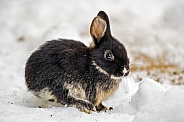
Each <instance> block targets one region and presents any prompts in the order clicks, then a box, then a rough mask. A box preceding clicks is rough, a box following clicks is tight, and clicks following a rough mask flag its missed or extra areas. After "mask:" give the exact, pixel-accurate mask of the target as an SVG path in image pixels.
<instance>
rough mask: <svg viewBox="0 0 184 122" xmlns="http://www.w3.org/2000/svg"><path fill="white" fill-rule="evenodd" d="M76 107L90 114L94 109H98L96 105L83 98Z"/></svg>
mask: <svg viewBox="0 0 184 122" xmlns="http://www.w3.org/2000/svg"><path fill="white" fill-rule="evenodd" d="M76 107H77V108H78V109H79V110H80V111H83V112H85V113H88V114H90V113H91V112H92V111H96V108H95V106H94V105H93V104H92V103H90V102H88V101H82V100H81V101H80V102H79V103H77V104H76Z"/></svg>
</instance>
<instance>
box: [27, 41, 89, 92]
mask: <svg viewBox="0 0 184 122" xmlns="http://www.w3.org/2000/svg"><path fill="white" fill-rule="evenodd" d="M88 55H89V54H88V48H87V47H86V46H85V45H84V44H83V43H81V42H78V41H73V40H65V39H60V40H53V41H48V42H47V43H46V44H44V45H42V46H41V47H40V48H39V49H38V50H37V51H35V52H34V53H33V54H32V55H31V56H30V58H29V59H28V61H27V63H26V68H25V77H26V84H27V86H28V88H29V89H30V90H33V91H40V90H42V89H44V88H46V87H48V86H49V87H52V84H53V87H54V85H55V84H56V81H57V83H59V84H60V85H63V84H64V82H66V81H67V78H69V77H71V76H72V78H74V77H78V76H75V75H76V74H78V75H80V74H83V73H84V72H85V71H86V69H87V64H88ZM69 75H71V76H69ZM58 79H59V80H58ZM63 80H65V81H63Z"/></svg>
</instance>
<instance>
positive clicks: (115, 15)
mask: <svg viewBox="0 0 184 122" xmlns="http://www.w3.org/2000/svg"><path fill="white" fill-rule="evenodd" d="M183 8H184V2H183V1H182V0H164V1H160V0H139V1H136V0H128V1H127V0H116V1H113V0H109V1H106V0H100V1H98V0H93V1H90V0H86V1H76V0H67V1H60V0H55V1H50V0H39V1H38V0H26V1H25V0H9V1H8V0H1V1H0V39H1V40H0V122H12V121H18V122H32V121H34V122H59V121H67V122H70V121H80V122H84V121H85V122H86V121H89V122H93V121H98V122H103V121H112V122H113V121H114V122H118V121H124V122H155V121H157V122H173V121H176V122H183V121H184V116H183V115H184V102H183V101H184V96H183V94H184V87H183V85H182V84H183V83H184V76H183V73H184V70H183V67H184V65H183V60H184V41H183V39H184V35H183V32H184V24H183V21H184V15H183V10H184V9H183ZM99 10H105V11H106V12H107V13H108V15H109V17H110V23H111V29H112V33H113V35H114V36H115V37H116V38H118V39H119V40H120V41H121V42H122V43H123V44H125V47H126V48H127V51H128V53H129V55H130V62H131V65H141V66H142V65H145V63H146V62H143V61H142V62H141V61H140V60H133V57H134V56H136V55H139V54H141V53H144V54H147V55H149V56H150V57H153V59H155V57H157V56H162V55H164V56H166V60H165V62H166V63H167V64H170V63H172V64H176V65H177V66H178V68H177V73H174V74H173V73H171V71H170V70H168V71H167V72H168V73H161V72H157V70H153V71H152V72H153V75H151V76H149V75H148V73H146V71H137V72H132V73H131V74H130V75H129V77H127V78H124V79H123V80H122V82H121V84H120V87H119V89H118V91H117V92H116V93H115V94H114V95H113V96H112V97H111V98H109V99H108V100H107V101H104V104H105V105H107V106H112V107H113V108H114V109H113V110H112V111H107V112H100V113H96V112H93V113H92V114H86V113H83V112H80V111H79V110H78V109H76V108H73V107H65V106H61V105H59V104H53V103H49V102H47V101H44V100H40V99H38V98H36V97H35V96H33V95H32V93H30V92H28V91H27V88H26V85H25V83H24V67H25V63H26V60H27V58H28V57H29V56H30V54H31V53H32V52H33V51H34V50H35V49H37V48H38V46H39V45H41V44H43V43H44V42H45V41H47V40H50V39H57V38H61V37H62V38H71V39H76V40H81V41H83V42H84V43H85V44H86V45H89V43H90V41H91V38H90V35H89V26H90V22H91V21H92V19H93V17H94V16H95V15H96V14H97V13H98V11H99ZM156 61H157V60H156ZM181 69H182V70H181ZM152 72H151V73H152ZM137 76H138V77H141V78H143V79H142V80H140V79H138V77H137ZM157 79H159V82H160V83H158V82H157V81H158V80H157ZM172 80H174V81H175V82H181V84H180V85H177V86H176V85H173V84H172Z"/></svg>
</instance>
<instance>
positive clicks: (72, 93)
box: [25, 12, 129, 113]
mask: <svg viewBox="0 0 184 122" xmlns="http://www.w3.org/2000/svg"><path fill="white" fill-rule="evenodd" d="M104 14H105V13H103V12H101V15H104ZM105 15H106V14H105ZM105 15H104V16H105ZM99 16H100V15H99ZM101 18H102V19H101V20H97V23H96V22H95V21H96V20H95V19H94V21H93V23H92V26H91V35H92V37H93V40H94V44H93V46H91V47H86V46H85V45H84V44H83V43H81V42H78V41H74V40H67V39H58V40H53V41H48V42H47V43H46V44H44V45H42V46H41V47H40V48H39V49H38V50H37V51H35V52H34V53H33V54H32V55H31V56H30V58H29V59H28V61H27V63H26V68H25V77H26V84H27V87H28V89H29V90H30V91H32V92H33V93H34V94H35V95H36V96H38V97H43V98H45V97H46V96H47V95H49V97H47V99H48V100H49V101H56V102H58V103H62V104H67V105H68V106H75V107H77V108H79V109H80V110H81V111H84V112H87V113H90V112H91V111H96V110H97V111H101V110H107V109H108V108H107V107H105V106H103V105H102V101H103V100H106V99H107V98H108V97H109V96H111V95H112V94H113V93H114V92H115V91H116V90H117V88H118V86H119V83H120V81H121V78H122V76H126V75H128V71H129V67H128V64H129V62H128V58H127V54H126V50H125V48H124V46H123V45H122V44H121V43H119V42H118V41H117V40H115V39H114V38H113V37H111V35H110V34H109V33H110V26H109V25H108V21H106V23H107V25H105V24H104V23H103V22H105V21H104V20H103V19H104V18H103V16H101ZM98 19H99V18H98ZM99 22H100V23H99ZM96 24H102V25H99V26H98V29H97V31H95V30H96V29H95V28H96ZM103 26H107V27H103ZM108 26H109V27H108ZM106 28H107V30H106ZM101 30H102V31H104V30H105V31H106V32H102V31H101ZM94 31H95V32H94ZM108 31H109V32H108ZM98 38H99V39H100V40H102V41H99V42H98ZM110 40H113V41H110ZM111 51H113V54H114V55H113V54H112V52H111ZM119 51H120V52H119ZM121 51H122V52H123V53H121ZM119 53H120V54H119ZM109 56H110V57H109ZM104 58H105V59H104ZM112 58H116V60H114V59H113V60H111V59H112ZM104 62H105V63H104ZM125 69H126V72H124V71H125Z"/></svg>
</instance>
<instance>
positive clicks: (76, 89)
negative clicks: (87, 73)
mask: <svg viewBox="0 0 184 122" xmlns="http://www.w3.org/2000/svg"><path fill="white" fill-rule="evenodd" d="M64 87H65V88H66V89H68V90H69V95H70V96H72V97H75V98H77V99H86V94H85V90H84V89H83V88H82V86H81V85H80V84H76V85H73V84H67V83H65V84H64Z"/></svg>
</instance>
